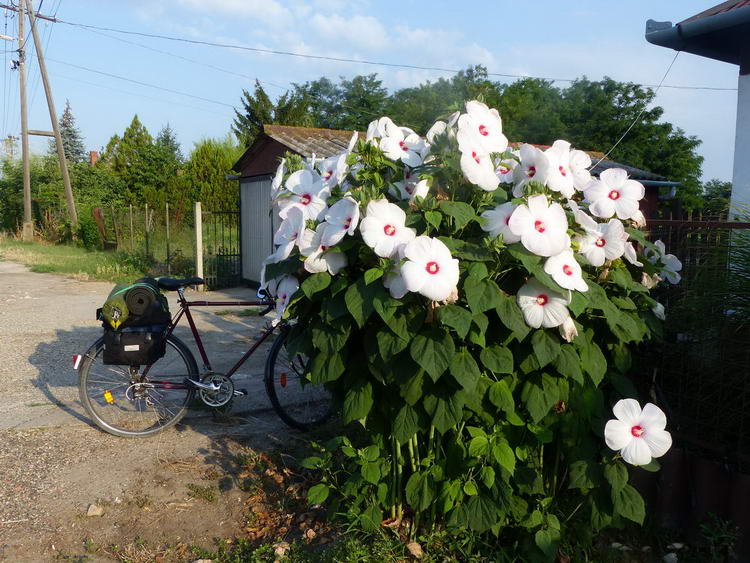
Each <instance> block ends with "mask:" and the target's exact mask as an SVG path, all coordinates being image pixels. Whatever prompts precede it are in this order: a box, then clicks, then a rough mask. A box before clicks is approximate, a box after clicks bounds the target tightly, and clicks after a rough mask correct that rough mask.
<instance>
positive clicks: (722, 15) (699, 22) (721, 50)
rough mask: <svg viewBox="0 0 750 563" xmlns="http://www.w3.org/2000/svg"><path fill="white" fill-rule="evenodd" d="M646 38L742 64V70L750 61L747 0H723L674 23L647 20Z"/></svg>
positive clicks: (698, 53)
mask: <svg viewBox="0 0 750 563" xmlns="http://www.w3.org/2000/svg"><path fill="white" fill-rule="evenodd" d="M646 41H648V42H649V43H652V44H654V45H659V46H660V47H668V48H670V49H674V50H675V51H686V52H688V53H692V54H694V55H699V56H701V57H707V58H709V59H715V60H718V61H724V62H727V63H732V64H736V65H741V69H740V72H743V73H744V71H745V70H747V69H746V67H747V66H748V65H749V64H750V62H748V61H749V59H750V0H730V1H728V2H722V3H721V4H718V5H716V6H714V7H713V8H709V9H708V10H704V11H703V12H701V13H699V14H696V15H694V16H691V17H689V18H687V19H685V20H682V21H681V22H679V23H677V24H675V25H672V22H657V21H654V20H648V21H647V22H646Z"/></svg>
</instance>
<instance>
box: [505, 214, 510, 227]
mask: <svg viewBox="0 0 750 563" xmlns="http://www.w3.org/2000/svg"><path fill="white" fill-rule="evenodd" d="M505 224H506V225H510V215H508V216H507V217H506V218H505Z"/></svg>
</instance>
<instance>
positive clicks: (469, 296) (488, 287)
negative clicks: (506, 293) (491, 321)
mask: <svg viewBox="0 0 750 563" xmlns="http://www.w3.org/2000/svg"><path fill="white" fill-rule="evenodd" d="M463 289H464V293H465V294H466V300H467V301H468V302H469V307H470V308H471V310H472V312H473V313H475V314H476V313H483V312H484V311H487V310H489V309H494V308H495V307H497V306H499V305H500V296H501V292H500V288H499V287H497V284H496V283H495V282H494V281H492V280H487V279H485V280H478V279H477V278H467V279H466V281H465V282H464V286H463Z"/></svg>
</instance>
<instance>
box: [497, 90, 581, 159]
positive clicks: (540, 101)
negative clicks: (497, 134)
mask: <svg viewBox="0 0 750 563" xmlns="http://www.w3.org/2000/svg"><path fill="white" fill-rule="evenodd" d="M500 91H501V97H500V102H499V104H498V109H499V111H500V115H501V116H502V119H503V131H504V133H505V136H506V137H508V139H509V140H511V141H517V142H524V143H532V144H538V145H551V144H552V143H554V142H555V140H557V139H562V138H565V134H566V126H565V123H563V119H562V116H561V108H560V106H561V94H560V89H559V88H555V87H554V86H553V85H552V82H550V81H548V80H541V79H537V78H522V79H521V80H517V81H516V82H513V83H512V84H504V85H502V86H500Z"/></svg>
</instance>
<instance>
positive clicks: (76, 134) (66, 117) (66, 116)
mask: <svg viewBox="0 0 750 563" xmlns="http://www.w3.org/2000/svg"><path fill="white" fill-rule="evenodd" d="M60 137H62V145H63V150H64V151H65V158H67V159H68V161H70V162H84V161H85V160H86V157H87V154H86V147H85V145H84V143H83V136H82V135H81V131H80V130H79V129H78V127H76V118H75V116H74V115H73V110H72V109H71V107H70V101H69V100H65V110H64V111H63V113H62V115H61V116H60ZM49 152H50V154H56V153H57V144H56V143H55V140H54V139H52V140H50V142H49Z"/></svg>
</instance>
